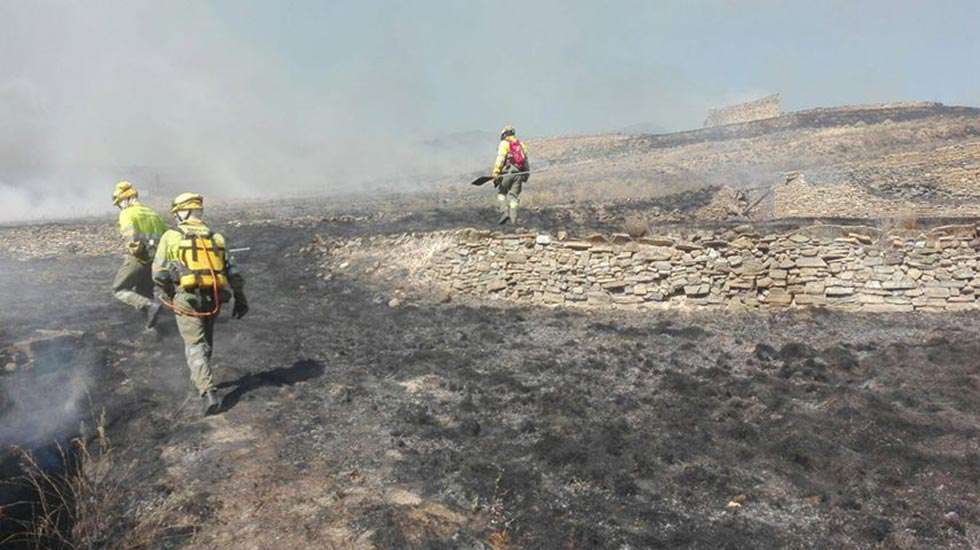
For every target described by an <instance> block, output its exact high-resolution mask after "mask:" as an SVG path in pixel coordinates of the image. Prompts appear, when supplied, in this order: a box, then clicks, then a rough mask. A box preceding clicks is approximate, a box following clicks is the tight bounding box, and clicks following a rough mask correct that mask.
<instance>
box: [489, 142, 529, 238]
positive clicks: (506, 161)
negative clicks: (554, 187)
mask: <svg viewBox="0 0 980 550" xmlns="http://www.w3.org/2000/svg"><path fill="white" fill-rule="evenodd" d="M515 134H516V132H515V131H514V127H513V126H509V125H508V126H504V128H503V129H502V130H501V131H500V144H499V145H498V146H497V160H496V162H494V164H493V171H492V172H491V173H490V175H491V176H493V178H494V181H493V185H494V187H496V188H497V205H498V208H499V209H500V218H499V219H498V220H497V223H498V224H500V225H503V224H505V223H507V221H508V220H510V223H511V224H516V223H517V209H518V207H519V206H520V204H521V190H522V189H523V187H524V184H525V183H526V182H527V180H528V178H529V177H530V175H531V174H530V171H531V163H530V161H529V160H528V158H527V147H525V145H524V144H523V143H521V141H520V140H519V139H517V136H516V135H515Z"/></svg>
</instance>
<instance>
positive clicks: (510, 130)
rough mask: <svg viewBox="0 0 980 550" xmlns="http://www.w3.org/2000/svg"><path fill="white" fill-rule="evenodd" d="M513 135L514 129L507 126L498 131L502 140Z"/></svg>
mask: <svg viewBox="0 0 980 550" xmlns="http://www.w3.org/2000/svg"><path fill="white" fill-rule="evenodd" d="M515 133H517V132H516V131H515V130H514V127H513V126H511V125H510V124H508V125H507V126H504V127H503V129H502V130H500V139H504V138H505V137H507V136H512V135H514V134H515Z"/></svg>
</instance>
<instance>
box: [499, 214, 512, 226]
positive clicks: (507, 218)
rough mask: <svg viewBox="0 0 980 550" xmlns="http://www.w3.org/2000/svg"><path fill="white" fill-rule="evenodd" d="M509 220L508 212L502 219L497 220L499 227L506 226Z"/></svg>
mask: <svg viewBox="0 0 980 550" xmlns="http://www.w3.org/2000/svg"><path fill="white" fill-rule="evenodd" d="M509 219H510V214H508V213H507V211H504V213H503V214H501V215H500V219H499V220H497V225H504V224H505V223H507V220H509Z"/></svg>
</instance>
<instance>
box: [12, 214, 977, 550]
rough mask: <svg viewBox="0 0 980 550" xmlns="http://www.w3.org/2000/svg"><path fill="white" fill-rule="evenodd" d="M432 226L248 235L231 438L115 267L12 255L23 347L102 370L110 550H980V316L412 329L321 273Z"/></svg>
mask: <svg viewBox="0 0 980 550" xmlns="http://www.w3.org/2000/svg"><path fill="white" fill-rule="evenodd" d="M470 214H474V213H473V212H471V213H470ZM481 214H482V212H481ZM425 219H426V218H425V217H423V218H422V219H419V218H418V217H415V218H413V217H411V216H410V217H408V218H403V219H402V220H401V221H399V222H384V223H381V222H365V223H363V224H358V225H350V224H346V225H345V224H335V223H326V222H311V223H310V224H309V225H307V226H296V225H291V224H285V223H281V224H280V223H275V222H272V223H265V224H262V225H247V224H245V225H242V226H240V227H234V226H232V227H229V230H228V231H226V233H227V234H228V236H229V238H230V239H232V244H233V245H236V246H237V245H239V244H242V245H244V244H247V245H249V246H251V247H252V251H251V252H249V253H248V254H247V255H243V256H242V258H241V261H242V264H243V266H244V269H245V271H246V273H247V276H248V291H249V295H250V302H251V306H252V310H251V312H250V314H249V316H248V317H246V318H245V319H244V320H242V321H233V320H230V319H228V318H227V315H224V316H223V317H222V320H221V321H220V322H219V326H218V328H217V336H216V355H215V367H216V372H217V376H218V377H219V379H220V380H221V385H222V392H223V393H224V395H225V408H226V410H225V412H224V413H223V414H221V415H220V416H217V417H212V418H208V419H201V418H199V416H198V409H197V407H198V403H197V400H196V398H195V397H193V396H191V395H190V384H189V381H188V380H187V377H186V367H185V366H184V361H183V355H182V346H181V344H180V340H179V337H178V336H177V334H176V331H175V328H174V326H173V320H172V319H171V318H167V319H166V320H165V321H164V323H163V325H164V326H163V327H162V329H161V330H160V331H159V332H158V333H157V334H149V335H147V334H143V333H141V332H140V330H139V329H137V328H135V325H136V324H137V323H138V322H139V318H138V316H137V315H136V314H135V313H133V312H131V311H128V310H126V309H125V308H124V307H123V306H121V305H119V304H117V303H115V302H114V301H113V300H112V298H111V295H110V292H109V290H108V284H109V281H110V280H111V277H112V274H113V273H114V270H115V269H116V267H117V262H118V258H116V257H114V256H103V257H94V258H84V259H79V258H74V257H66V256H63V257H59V258H54V259H40V260H31V261H28V262H12V261H9V260H7V259H2V260H0V288H2V289H3V294H2V298H0V326H2V329H3V331H4V332H3V333H0V340H2V341H0V347H3V346H4V345H6V344H8V343H10V342H13V341H16V340H18V339H22V338H25V337H28V336H29V335H30V334H31V333H32V332H33V331H34V330H35V329H75V330H81V331H85V334H86V336H85V339H84V342H85V347H86V349H90V350H93V353H87V354H82V355H80V356H77V357H76V358H75V359H73V360H72V361H68V363H69V364H68V365H66V366H65V368H67V369H86V372H91V373H93V374H92V376H90V377H88V379H89V380H90V383H89V386H88V389H89V394H88V397H87V399H86V400H85V401H86V410H87V411H88V412H83V413H82V416H87V415H88V414H89V413H92V414H97V412H98V411H99V410H101V409H102V408H105V409H106V411H107V415H108V432H109V437H110V439H111V441H112V444H113V447H114V448H115V449H116V450H117V459H119V460H120V463H122V462H123V461H125V462H126V464H129V466H128V467H127V468H125V469H123V468H120V473H119V474H118V482H119V486H118V487H119V488H118V492H119V493H121V495H122V497H121V498H118V499H117V501H116V504H115V506H116V508H115V509H114V515H113V517H114V520H113V521H112V522H110V523H109V524H108V525H107V527H106V528H105V534H104V540H103V544H107V543H111V542H114V543H116V544H133V542H134V541H139V540H141V539H139V538H138V535H139V534H140V533H141V532H143V531H145V530H146V529H147V527H146V525H147V523H152V519H153V517H154V516H153V513H154V511H156V513H158V514H165V515H164V516H163V517H164V518H165V521H161V522H159V523H162V524H163V525H162V527H161V528H158V529H157V531H155V532H154V533H155V536H154V538H152V539H151V540H152V542H150V543H149V544H148V546H151V547H162V548H177V547H201V548H204V547H218V548H271V547H281V548H298V547H318V548H319V547H331V546H334V547H351V546H354V547H371V546H374V547H377V548H405V547H420V548H491V547H492V548H684V547H689V548H719V547H720V548H766V547H796V548H809V547H833V548H878V547H880V548H939V547H943V548H971V547H974V548H975V547H977V545H978V544H980V528H978V523H980V509H978V504H977V487H978V486H980V447H978V435H980V418H978V412H977V403H978V402H980V361H978V359H977V357H980V342H978V340H977V338H976V335H977V333H978V329H980V320H978V319H977V316H976V315H975V314H966V313H964V314H955V315H878V316H867V315H853V314H844V313H829V312H822V311H812V312H793V313H781V314H774V315H770V314H762V313H740V314H734V313H722V312H699V313H684V312H657V313H650V312H644V313H631V312H625V311H600V310H595V311H589V310H567V309H538V308H530V307H528V308H521V307H500V306H495V307H488V306H481V305H479V304H464V303H454V302H450V303H448V304H434V303H427V302H425V301H418V302H409V303H407V304H405V305H403V306H401V307H399V308H395V309H393V308H390V307H388V305H387V301H388V296H386V295H385V292H384V290H379V289H378V288H376V287H371V286H367V285H366V284H365V283H363V282H362V279H361V278H359V277H357V274H350V275H348V276H338V277H335V278H334V279H332V280H330V281H324V280H322V279H320V278H318V277H316V269H315V266H311V265H309V264H308V263H309V258H307V257H306V256H303V255H301V254H299V253H298V252H297V251H298V249H299V248H300V247H302V246H303V245H305V244H307V243H308V242H309V239H310V236H311V234H312V233H320V234H323V235H326V236H344V235H351V234H355V233H358V234H370V233H372V232H379V231H383V232H389V231H406V230H416V229H417V228H418V227H419V226H422V225H427V224H425V222H424V220H425ZM447 223H448V222H447ZM453 223H454V222H453ZM461 223H462V220H461ZM220 225H221V224H218V226H220ZM30 376H32V373H29V372H17V373H14V374H7V375H4V377H3V378H0V380H3V383H4V384H5V387H7V388H9V387H13V382H12V381H13V380H15V377H30ZM89 422H91V419H89ZM66 435H68V434H62V436H66ZM35 444H37V445H40V444H41V443H40V442H35ZM118 457H122V458H118ZM4 529H11V526H10V525H9V524H6V525H4Z"/></svg>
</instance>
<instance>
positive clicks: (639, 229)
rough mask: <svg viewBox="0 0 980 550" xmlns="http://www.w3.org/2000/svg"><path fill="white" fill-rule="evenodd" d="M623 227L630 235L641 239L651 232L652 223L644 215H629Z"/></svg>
mask: <svg viewBox="0 0 980 550" xmlns="http://www.w3.org/2000/svg"><path fill="white" fill-rule="evenodd" d="M623 229H624V230H625V231H626V233H628V234H629V236H630V237H633V238H634V239H639V238H640V237H645V236H647V235H648V234H649V233H650V224H649V223H647V221H646V219H644V218H643V217H642V216H629V217H627V218H626V223H625V224H623Z"/></svg>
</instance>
